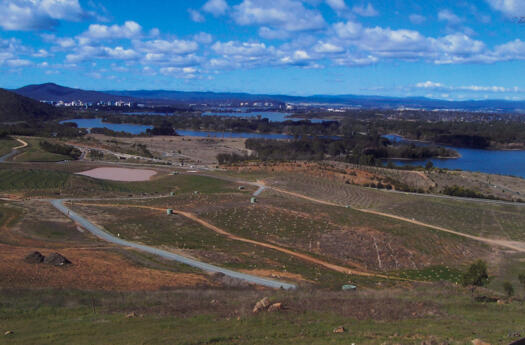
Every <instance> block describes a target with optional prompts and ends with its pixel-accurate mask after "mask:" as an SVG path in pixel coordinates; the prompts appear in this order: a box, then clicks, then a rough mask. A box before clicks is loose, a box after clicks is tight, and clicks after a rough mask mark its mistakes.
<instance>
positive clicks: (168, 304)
mask: <svg viewBox="0 0 525 345" xmlns="http://www.w3.org/2000/svg"><path fill="white" fill-rule="evenodd" d="M265 295H268V296H269V297H270V299H271V300H272V301H283V302H284V303H285V305H287V306H288V309H287V310H284V311H282V312H277V313H262V314H252V313H251V308H252V307H253V305H254V303H255V302H256V301H257V300H259V299H260V298H261V297H262V296H265ZM0 296H1V299H0V301H1V302H0V307H1V308H0V322H1V324H2V331H7V330H10V331H12V332H13V334H10V335H8V336H3V335H2V344H24V345H25V344H42V345H44V344H53V345H60V344H72V343H74V344H79V345H82V344H89V345H94V344H114V345H118V344H126V345H131V344H181V345H182V344H183V345H192V344H223V345H230V344H246V345H257V344H261V345H270V344H311V345H317V344H319V345H324V344H352V343H355V344H366V345H368V344H370V345H380V344H386V345H393V344H407V345H411V344H412V345H420V344H421V343H423V342H424V341H427V342H428V343H430V341H431V340H432V339H433V340H432V343H436V344H444V343H446V344H454V345H456V344H458V345H460V344H461V345H464V344H470V343H471V340H472V339H475V338H481V339H483V340H485V341H487V342H490V343H491V344H508V343H510V342H512V341H515V340H517V339H519V334H521V333H522V332H523V331H522V330H523V322H524V321H525V317H524V314H523V311H524V310H523V305H522V304H521V303H519V302H514V303H512V304H507V305H497V304H496V303H492V304H482V303H476V302H473V301H472V299H471V298H470V296H469V295H468V293H463V292H461V291H459V290H456V289H454V288H452V287H441V288H439V289H437V288H430V289H429V288H428V287H421V288H419V289H416V290H405V291H403V290H395V291H392V292H391V293H390V294H388V293H383V292H358V293H349V294H348V293H342V292H338V293H327V292H315V291H310V292H309V291H297V292H289V293H287V292H271V291H266V292H254V291H243V290H237V291H210V290H200V291H199V290H194V291H174V292H158V293H134V294H133V293H98V292H80V291H63V290H62V291H50V290H42V291H40V292H39V294H38V295H35V294H34V293H32V292H31V291H9V290H2V291H0ZM213 301H216V302H215V303H214V302H213ZM130 312H135V313H136V314H137V317H135V318H126V316H125V315H126V314H127V313H130ZM339 326H343V327H344V328H345V329H346V332H345V333H342V334H334V333H333V329H334V328H336V327H339Z"/></svg>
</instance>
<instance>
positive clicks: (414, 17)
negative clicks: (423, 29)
mask: <svg viewBox="0 0 525 345" xmlns="http://www.w3.org/2000/svg"><path fill="white" fill-rule="evenodd" d="M408 19H410V21H411V22H412V23H413V24H423V23H424V22H425V21H426V20H427V18H426V17H425V16H422V15H420V14H411V15H410V17H408Z"/></svg>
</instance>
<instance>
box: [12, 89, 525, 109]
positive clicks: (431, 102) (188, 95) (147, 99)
mask: <svg viewBox="0 0 525 345" xmlns="http://www.w3.org/2000/svg"><path fill="white" fill-rule="evenodd" d="M12 91H14V92H16V93H18V94H20V95H23V96H26V97H30V98H33V99H35V100H46V101H64V102H71V101H75V100H80V101H83V102H97V101H106V102H107V101H118V100H122V101H126V102H128V101H131V102H137V103H145V104H148V105H175V104H200V105H202V104H208V105H215V106H217V105H221V104H238V103H240V102H251V103H253V102H270V103H274V104H284V103H294V104H312V105H323V106H329V105H333V106H336V105H339V106H349V107H361V108H384V109H397V108H401V107H405V108H419V109H427V110H434V109H453V110H467V111H495V112H521V113H525V101H506V100H481V101H474V100H468V101H446V100H438V99H430V98H425V97H407V98H401V97H385V96H359V95H314V96H306V97H301V96H287V95H254V94H248V93H225V92H186V91H170V90H137V91H125V90H124V91H118V90H114V91H103V92H101V91H87V90H82V89H74V88H69V87H64V86H60V85H57V84H53V83H47V84H40V85H28V86H24V87H22V88H20V89H16V90H12Z"/></svg>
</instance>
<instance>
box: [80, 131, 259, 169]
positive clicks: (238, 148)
mask: <svg viewBox="0 0 525 345" xmlns="http://www.w3.org/2000/svg"><path fill="white" fill-rule="evenodd" d="M244 142H245V139H230V138H190V137H182V136H170V137H163V136H155V137H143V138H142V137H138V138H126V137H121V138H114V137H108V136H105V135H101V134H89V135H88V136H87V137H86V138H83V139H82V140H74V141H72V143H75V144H78V145H81V146H82V145H84V146H86V147H90V148H102V149H106V150H110V151H114V152H121V153H127V154H137V155H139V156H145V154H144V151H143V150H140V149H139V148H141V147H145V148H146V149H147V150H148V151H149V152H151V154H152V155H153V156H154V157H157V158H162V159H165V160H167V161H171V162H173V163H180V162H181V161H184V162H185V164H202V165H216V164H217V155H218V154H219V153H237V154H240V155H244V154H245V153H249V150H247V149H246V148H245V146H244Z"/></svg>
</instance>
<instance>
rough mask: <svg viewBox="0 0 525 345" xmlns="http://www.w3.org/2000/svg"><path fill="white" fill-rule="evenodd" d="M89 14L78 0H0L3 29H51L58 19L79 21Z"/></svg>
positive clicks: (0, 20)
mask: <svg viewBox="0 0 525 345" xmlns="http://www.w3.org/2000/svg"><path fill="white" fill-rule="evenodd" d="M89 16H90V14H89V13H87V12H85V11H84V10H83V9H82V7H81V6H80V3H79V2H78V0H2V1H1V2H0V26H1V27H2V28H3V29H4V30H22V31H28V30H51V29H53V28H55V27H56V26H57V25H58V24H59V21H60V20H67V21H80V20H82V19H84V18H86V17H89Z"/></svg>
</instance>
